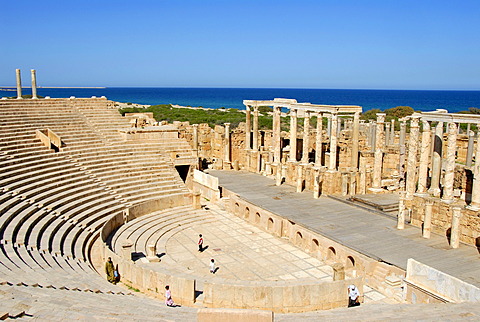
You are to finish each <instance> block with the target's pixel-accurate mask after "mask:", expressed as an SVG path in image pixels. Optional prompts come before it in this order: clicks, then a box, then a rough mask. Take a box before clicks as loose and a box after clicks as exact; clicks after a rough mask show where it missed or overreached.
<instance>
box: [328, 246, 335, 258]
mask: <svg viewBox="0 0 480 322" xmlns="http://www.w3.org/2000/svg"><path fill="white" fill-rule="evenodd" d="M336 257H337V251H336V250H335V248H333V247H328V250H327V260H335V258H336Z"/></svg>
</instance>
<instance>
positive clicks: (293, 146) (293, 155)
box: [289, 108, 297, 162]
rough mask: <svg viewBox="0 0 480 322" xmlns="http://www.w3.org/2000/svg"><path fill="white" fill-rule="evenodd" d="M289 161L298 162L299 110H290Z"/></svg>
mask: <svg viewBox="0 0 480 322" xmlns="http://www.w3.org/2000/svg"><path fill="white" fill-rule="evenodd" d="M289 161H293V162H295V161H297V110H296V109H294V108H292V109H291V110H290V156H289Z"/></svg>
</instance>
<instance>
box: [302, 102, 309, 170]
mask: <svg viewBox="0 0 480 322" xmlns="http://www.w3.org/2000/svg"><path fill="white" fill-rule="evenodd" d="M309 146H310V111H305V118H304V119H303V147H302V163H308V161H309V158H308V150H309Z"/></svg>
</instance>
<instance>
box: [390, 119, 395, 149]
mask: <svg viewBox="0 0 480 322" xmlns="http://www.w3.org/2000/svg"><path fill="white" fill-rule="evenodd" d="M390 122H391V124H392V125H391V126H390V130H391V132H390V145H394V144H395V120H394V119H392V120H391V121H390Z"/></svg>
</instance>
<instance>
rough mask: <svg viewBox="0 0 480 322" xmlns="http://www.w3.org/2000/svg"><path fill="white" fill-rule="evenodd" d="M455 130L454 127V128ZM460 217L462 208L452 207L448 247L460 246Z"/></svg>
mask: <svg viewBox="0 0 480 322" xmlns="http://www.w3.org/2000/svg"><path fill="white" fill-rule="evenodd" d="M455 131H456V128H455ZM461 219H462V208H461V207H458V206H455V207H452V229H451V230H450V247H452V248H458V246H460V221H461Z"/></svg>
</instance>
